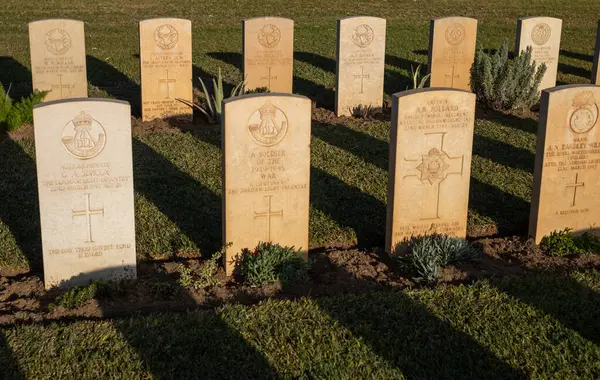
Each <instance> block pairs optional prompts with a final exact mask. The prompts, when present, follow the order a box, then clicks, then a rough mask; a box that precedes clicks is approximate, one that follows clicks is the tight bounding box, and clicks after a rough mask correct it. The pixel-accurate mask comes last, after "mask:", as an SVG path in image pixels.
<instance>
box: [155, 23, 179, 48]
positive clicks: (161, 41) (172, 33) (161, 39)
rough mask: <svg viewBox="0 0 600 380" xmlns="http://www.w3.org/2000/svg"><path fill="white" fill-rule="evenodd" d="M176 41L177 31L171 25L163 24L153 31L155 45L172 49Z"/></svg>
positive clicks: (177, 39) (177, 37)
mask: <svg viewBox="0 0 600 380" xmlns="http://www.w3.org/2000/svg"><path fill="white" fill-rule="evenodd" d="M178 41H179V33H177V29H175V27H173V26H172V25H169V24H164V25H161V26H159V27H158V28H156V30H155V31H154V42H156V46H158V47H159V48H161V49H163V50H169V49H173V48H174V47H175V45H177V42H178Z"/></svg>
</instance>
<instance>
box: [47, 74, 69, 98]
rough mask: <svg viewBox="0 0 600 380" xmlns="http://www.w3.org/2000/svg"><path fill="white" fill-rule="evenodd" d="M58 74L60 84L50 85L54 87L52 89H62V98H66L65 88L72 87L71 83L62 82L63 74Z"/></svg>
mask: <svg viewBox="0 0 600 380" xmlns="http://www.w3.org/2000/svg"><path fill="white" fill-rule="evenodd" d="M56 76H57V77H58V84H53V85H51V86H50V87H51V88H52V91H54V90H60V98H61V99H62V98H64V96H63V89H65V88H67V89H70V88H71V85H68V84H62V74H57V75H56Z"/></svg>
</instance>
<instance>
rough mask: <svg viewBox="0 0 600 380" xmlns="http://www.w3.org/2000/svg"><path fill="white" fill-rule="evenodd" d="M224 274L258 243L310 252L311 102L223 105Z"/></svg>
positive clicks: (246, 100) (261, 99)
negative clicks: (240, 255) (225, 246)
mask: <svg viewBox="0 0 600 380" xmlns="http://www.w3.org/2000/svg"><path fill="white" fill-rule="evenodd" d="M221 125H222V136H223V193H224V195H223V241H224V243H225V244H227V243H229V242H231V243H233V246H232V247H230V248H229V249H228V250H227V255H226V269H227V274H228V275H229V274H231V273H232V272H233V269H234V260H235V258H236V257H237V255H238V254H239V253H240V252H241V251H242V249H244V248H248V249H253V248H254V247H255V246H256V245H257V244H258V243H259V242H261V241H263V242H267V241H270V242H273V243H279V244H281V245H282V246H294V247H295V248H296V249H302V250H303V251H304V252H307V251H308V209H309V190H310V128H311V101H310V99H308V98H306V97H303V96H298V95H288V94H273V93H270V94H255V95H245V96H239V97H235V98H230V99H227V100H225V101H224V102H223V120H222V122H221Z"/></svg>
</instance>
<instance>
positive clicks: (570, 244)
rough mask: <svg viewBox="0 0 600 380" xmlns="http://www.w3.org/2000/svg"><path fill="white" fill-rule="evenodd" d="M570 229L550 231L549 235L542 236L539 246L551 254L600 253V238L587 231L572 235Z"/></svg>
mask: <svg viewBox="0 0 600 380" xmlns="http://www.w3.org/2000/svg"><path fill="white" fill-rule="evenodd" d="M571 231H572V230H571V229H569V228H565V229H564V230H562V231H552V232H551V233H550V235H548V236H544V238H543V239H542V241H541V242H540V246H541V247H542V249H543V250H544V251H546V252H547V253H548V254H549V255H551V256H558V257H563V256H569V255H575V254H578V253H583V252H589V253H600V239H599V238H598V237H597V236H595V235H592V234H590V233H589V232H586V233H584V234H583V235H579V236H574V235H573V234H572V233H571Z"/></svg>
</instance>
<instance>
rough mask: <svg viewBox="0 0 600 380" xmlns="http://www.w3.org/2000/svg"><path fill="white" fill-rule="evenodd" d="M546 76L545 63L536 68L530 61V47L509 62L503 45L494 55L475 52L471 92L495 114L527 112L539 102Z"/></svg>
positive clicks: (481, 50)
mask: <svg viewBox="0 0 600 380" xmlns="http://www.w3.org/2000/svg"><path fill="white" fill-rule="evenodd" d="M545 72H546V65H545V64H544V63H542V64H541V65H539V66H536V63H535V62H532V61H531V47H528V48H527V50H526V51H524V52H521V54H519V55H518V56H516V57H515V58H514V59H512V60H510V59H509V58H508V44H507V42H506V41H505V42H504V43H503V44H502V47H501V48H500V50H498V51H497V52H495V53H493V54H487V53H485V52H484V51H483V49H482V48H479V49H478V50H477V52H476V53H475V61H474V63H473V66H472V67H471V89H472V90H473V92H474V93H475V95H477V101H478V102H480V103H481V104H484V105H486V106H487V107H489V108H492V109H494V110H498V111H505V110H513V109H522V110H524V109H530V108H531V107H533V106H534V105H535V104H536V103H537V102H538V100H539V97H540V95H539V86H540V83H541V81H542V78H543V77H544V73H545Z"/></svg>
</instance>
